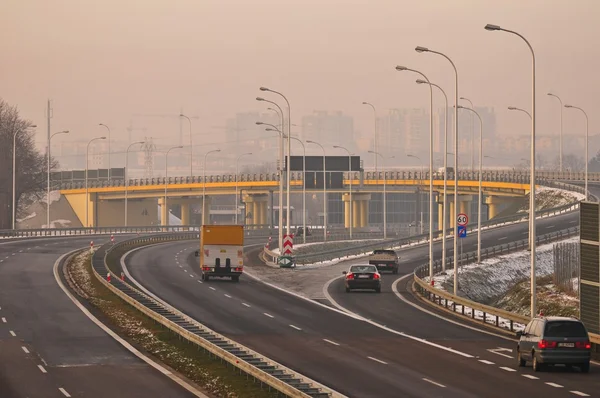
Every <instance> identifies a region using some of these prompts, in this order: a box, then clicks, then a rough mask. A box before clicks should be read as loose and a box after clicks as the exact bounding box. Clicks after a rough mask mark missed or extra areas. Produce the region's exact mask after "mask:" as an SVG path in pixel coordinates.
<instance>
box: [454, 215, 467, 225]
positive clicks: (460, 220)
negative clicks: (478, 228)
mask: <svg viewBox="0 0 600 398" xmlns="http://www.w3.org/2000/svg"><path fill="white" fill-rule="evenodd" d="M467 224H469V216H467V215H466V214H465V213H460V214H459V215H458V216H456V225H461V226H467Z"/></svg>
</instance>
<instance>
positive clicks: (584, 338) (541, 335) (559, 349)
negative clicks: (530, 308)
mask: <svg viewBox="0 0 600 398" xmlns="http://www.w3.org/2000/svg"><path fill="white" fill-rule="evenodd" d="M517 337H519V342H518V343H517V362H518V364H519V366H525V365H526V363H527V361H531V362H532V363H533V370H534V371H536V372H538V371H540V370H541V369H542V367H544V366H545V365H556V364H563V365H567V366H572V365H575V366H579V367H580V368H581V371H582V372H583V373H587V372H589V370H590V357H591V348H592V345H591V343H590V338H589V335H588V332H587V330H586V328H585V326H584V325H583V323H582V322H581V321H579V320H578V319H575V318H566V317H555V316H549V317H536V318H534V319H533V320H531V322H529V324H528V325H527V327H526V328H525V330H524V331H523V332H517Z"/></svg>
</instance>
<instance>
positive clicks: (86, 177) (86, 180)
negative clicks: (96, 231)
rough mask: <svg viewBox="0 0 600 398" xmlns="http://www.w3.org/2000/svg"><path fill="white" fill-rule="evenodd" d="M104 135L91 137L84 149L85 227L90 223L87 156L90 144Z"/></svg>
mask: <svg viewBox="0 0 600 398" xmlns="http://www.w3.org/2000/svg"><path fill="white" fill-rule="evenodd" d="M105 139H106V137H96V138H92V139H91V140H90V141H89V142H88V144H87V148H86V151H85V227H86V228H89V226H90V223H89V217H88V216H89V204H90V198H89V191H88V165H89V156H90V144H91V143H92V142H94V141H97V140H105Z"/></svg>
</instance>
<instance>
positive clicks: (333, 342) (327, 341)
mask: <svg viewBox="0 0 600 398" xmlns="http://www.w3.org/2000/svg"><path fill="white" fill-rule="evenodd" d="M323 341H324V342H326V343H329V344H333V345H340V344H339V343H336V342H335V341H331V340H327V339H323Z"/></svg>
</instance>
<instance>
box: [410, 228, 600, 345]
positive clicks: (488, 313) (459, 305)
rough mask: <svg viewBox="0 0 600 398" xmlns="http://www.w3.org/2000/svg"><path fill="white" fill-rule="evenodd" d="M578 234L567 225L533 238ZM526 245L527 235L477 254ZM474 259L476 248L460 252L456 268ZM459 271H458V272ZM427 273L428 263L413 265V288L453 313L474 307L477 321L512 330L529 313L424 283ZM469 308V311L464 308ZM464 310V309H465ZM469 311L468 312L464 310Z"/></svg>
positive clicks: (599, 338)
mask: <svg viewBox="0 0 600 398" xmlns="http://www.w3.org/2000/svg"><path fill="white" fill-rule="evenodd" d="M578 234H579V228H578V227H577V228H569V229H567V230H563V231H558V232H554V233H550V234H546V235H542V236H538V237H536V242H537V243H539V244H545V243H551V242H556V241H560V240H563V239H565V238H569V237H572V236H576V235H578ZM528 245H529V242H528V240H527V239H525V240H521V241H517V242H514V243H512V244H511V243H507V244H504V245H497V246H494V247H491V248H487V249H484V250H482V252H481V257H482V259H486V258H491V257H495V256H500V255H503V254H508V253H513V252H517V251H523V250H526V249H527V247H528ZM476 260H477V252H475V251H473V252H469V253H463V254H462V256H459V264H460V265H459V271H460V267H462V266H464V265H466V263H469V262H474V261H476ZM446 261H447V263H448V262H449V263H452V262H453V261H454V257H447V259H446ZM433 270H434V274H436V273H439V272H441V271H442V263H441V260H436V261H434V263H433ZM459 273H460V272H459ZM428 276H429V264H424V265H421V266H419V267H417V268H416V269H415V272H414V281H415V290H416V291H417V292H418V293H419V294H420V295H421V296H422V297H423V298H425V299H426V300H427V302H429V303H432V304H434V305H438V306H442V307H444V308H445V309H447V310H451V311H453V312H455V313H458V314H460V315H461V316H464V317H468V318H471V319H473V320H474V319H475V318H476V311H479V312H480V313H481V316H482V319H481V321H482V322H483V323H484V324H486V325H490V326H493V327H496V328H499V329H501V330H504V331H506V330H507V329H508V331H510V332H514V331H515V328H514V326H515V323H516V324H519V325H522V326H523V327H525V326H526V325H527V324H528V323H529V321H530V320H531V317H528V316H525V315H521V314H516V313H513V312H509V311H506V310H502V309H499V308H495V307H492V306H489V305H485V304H481V303H477V302H475V301H472V300H469V299H466V298H463V297H459V296H455V295H453V294H451V293H449V292H446V291H443V290H440V289H437V288H435V287H434V286H432V285H430V284H428V283H427V282H426V281H424V280H423V278H424V277H428ZM469 309H470V311H468V310H469ZM465 310H467V311H465ZM465 312H467V313H470V314H466V313H465ZM503 319H504V320H506V322H507V323H508V326H505V325H503V323H504V322H502V320H503ZM590 340H591V342H592V343H594V344H600V335H598V334H593V333H590Z"/></svg>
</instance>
